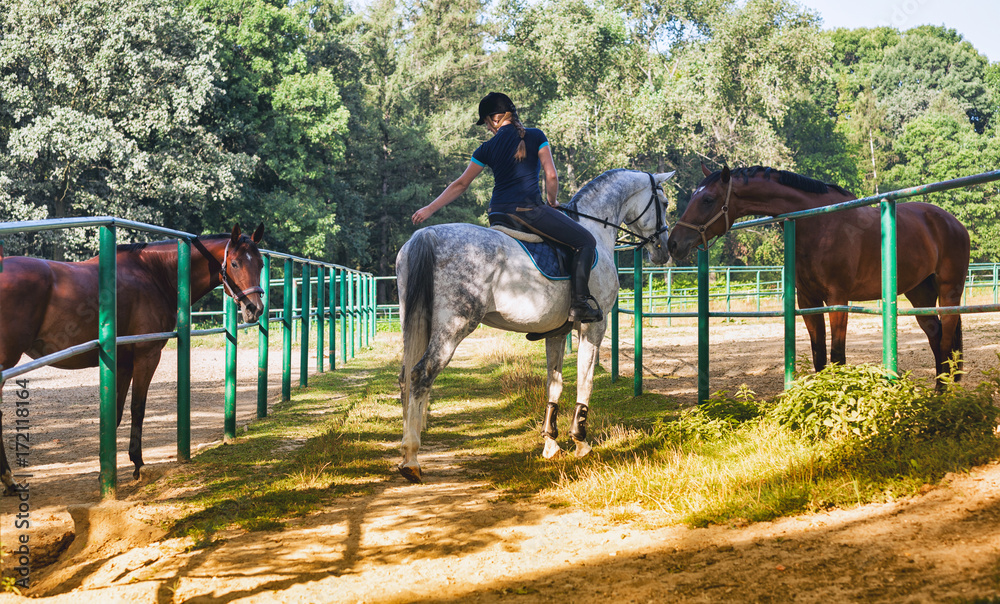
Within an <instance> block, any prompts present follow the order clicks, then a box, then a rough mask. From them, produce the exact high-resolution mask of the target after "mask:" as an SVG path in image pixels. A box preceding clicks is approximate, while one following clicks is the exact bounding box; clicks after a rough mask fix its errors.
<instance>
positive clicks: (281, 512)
mask: <svg viewBox="0 0 1000 604" xmlns="http://www.w3.org/2000/svg"><path fill="white" fill-rule="evenodd" d="M365 354H367V355H369V358H368V359H366V360H365V362H364V363H363V364H364V365H365V366H366V367H365V368H363V369H360V370H356V369H350V370H347V371H338V372H333V373H325V374H322V375H314V376H312V377H311V378H310V384H311V385H310V387H308V388H305V389H297V390H293V392H292V398H291V400H290V401H288V402H285V403H280V404H278V405H276V406H275V408H274V409H273V411H272V413H271V415H270V416H269V417H267V418H265V419H263V420H259V421H256V422H254V423H253V424H251V425H250V426H249V429H248V431H247V432H246V433H245V434H244V435H241V436H240V437H239V438H238V439H237V440H236V441H235V442H234V443H232V444H228V445H223V446H220V447H215V448H213V449H209V450H207V451H205V452H203V453H201V454H200V455H198V456H196V457H195V458H194V459H193V460H192V463H191V464H190V465H188V466H185V467H184V468H183V469H182V470H181V472H180V473H179V474H178V475H176V476H172V477H171V478H170V479H169V480H168V481H164V486H165V487H176V486H181V485H185V484H187V485H190V484H192V483H193V484H196V485H197V486H198V490H197V492H196V493H195V494H194V495H193V496H188V497H184V498H183V499H180V500H179V501H180V502H182V503H183V505H184V506H185V507H186V509H187V512H186V514H185V516H184V517H183V518H181V519H180V520H178V521H177V522H175V523H174V525H173V526H172V527H171V529H170V532H171V534H172V535H173V536H182V535H188V536H191V537H192V538H193V539H194V542H195V546H196V547H204V546H206V545H208V544H210V543H211V542H212V539H213V535H215V534H216V533H217V532H218V531H219V530H222V529H226V528H240V529H243V530H250V531H253V530H276V529H279V528H280V527H281V526H282V525H283V523H284V521H285V520H287V519H288V518H289V517H294V516H299V515H302V514H305V513H307V512H309V511H310V510H313V509H316V508H317V507H319V506H320V505H322V504H323V503H324V502H327V501H330V500H332V499H333V498H336V497H341V496H356V495H363V494H366V493H370V492H372V490H373V489H375V488H377V487H378V486H379V485H380V484H381V483H383V482H384V481H386V480H387V479H388V478H389V477H391V475H392V473H391V470H392V468H391V465H392V464H391V461H390V459H389V458H387V456H386V447H385V443H386V442H392V441H394V440H396V439H398V432H399V423H398V417H399V415H400V414H399V410H398V387H397V385H396V380H395V377H394V373H395V371H396V360H395V359H394V358H392V357H393V355H394V352H393V351H392V350H391V349H389V348H388V347H387V346H385V347H381V348H380V347H376V349H375V350H373V351H371V352H366V353H365ZM352 363H353V362H352ZM356 364H361V363H356Z"/></svg>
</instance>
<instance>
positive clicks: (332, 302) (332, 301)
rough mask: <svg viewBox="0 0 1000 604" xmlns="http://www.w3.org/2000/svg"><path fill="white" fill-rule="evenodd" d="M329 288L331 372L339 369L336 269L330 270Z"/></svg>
mask: <svg viewBox="0 0 1000 604" xmlns="http://www.w3.org/2000/svg"><path fill="white" fill-rule="evenodd" d="M329 288H330V292H329V295H328V296H327V298H328V299H327V305H329V307H330V308H329V312H330V371H333V370H334V369H336V368H337V298H336V296H335V295H334V294H335V293H336V291H337V269H336V268H331V269H330V279H329Z"/></svg>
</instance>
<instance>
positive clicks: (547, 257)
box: [514, 239, 598, 281]
mask: <svg viewBox="0 0 1000 604" xmlns="http://www.w3.org/2000/svg"><path fill="white" fill-rule="evenodd" d="M514 241H516V242H518V243H519V244H521V247H522V248H524V251H525V252H527V253H528V257H529V258H531V261H532V262H534V263H535V268H537V269H538V272H540V273H542V275H543V276H545V278H546V279H549V280H550V281H566V280H568V279H569V261H570V255H569V251H567V250H566V249H565V248H562V247H560V246H557V245H549V244H548V243H545V242H544V241H543V242H541V243H528V242H525V241H521V240H520V239H515V240H514ZM597 258H598V254H594V266H597ZM591 268H593V266H592V267H591Z"/></svg>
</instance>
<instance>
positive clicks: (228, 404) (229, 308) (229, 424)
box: [223, 296, 239, 442]
mask: <svg viewBox="0 0 1000 604" xmlns="http://www.w3.org/2000/svg"><path fill="white" fill-rule="evenodd" d="M223 310H224V311H225V313H226V315H225V323H226V400H225V417H224V418H223V428H224V429H223V441H224V442H228V441H231V440H233V439H235V438H236V332H237V331H238V330H237V326H238V325H239V320H238V319H237V318H236V302H235V301H234V300H233V299H232V298H230V297H229V296H225V299H224V302H223Z"/></svg>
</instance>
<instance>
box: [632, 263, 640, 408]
mask: <svg viewBox="0 0 1000 604" xmlns="http://www.w3.org/2000/svg"><path fill="white" fill-rule="evenodd" d="M632 286H633V288H634V289H633V291H634V292H635V302H634V303H633V304H632V311H633V319H634V321H633V324H632V327H633V333H634V336H633V338H634V342H633V344H634V348H635V355H634V357H633V359H634V360H635V363H634V371H635V373H634V374H633V375H632V394H634V395H635V396H639V395H640V394H642V248H640V247H637V248H635V250H634V251H633V252H632Z"/></svg>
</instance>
